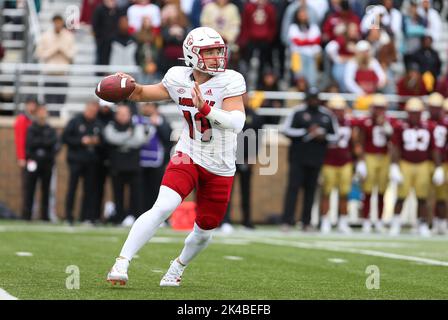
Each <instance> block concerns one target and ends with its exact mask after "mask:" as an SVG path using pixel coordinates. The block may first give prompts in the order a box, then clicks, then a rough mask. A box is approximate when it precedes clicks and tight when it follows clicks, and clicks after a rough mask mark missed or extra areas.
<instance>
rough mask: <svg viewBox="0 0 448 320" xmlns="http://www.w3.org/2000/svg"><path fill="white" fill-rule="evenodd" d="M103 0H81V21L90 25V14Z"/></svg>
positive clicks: (91, 14)
mask: <svg viewBox="0 0 448 320" xmlns="http://www.w3.org/2000/svg"><path fill="white" fill-rule="evenodd" d="M102 2H103V1H102V0H83V1H82V6H81V19H80V21H81V23H83V24H87V25H90V24H91V23H92V16H93V13H94V12H95V9H96V7H98V6H99V5H100V4H101V3H102Z"/></svg>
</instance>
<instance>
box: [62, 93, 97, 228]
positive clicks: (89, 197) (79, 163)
mask: <svg viewBox="0 0 448 320" xmlns="http://www.w3.org/2000/svg"><path fill="white" fill-rule="evenodd" d="M97 114H98V103H97V102H96V101H89V102H88V103H87V104H86V107H85V109H84V112H83V113H82V114H80V115H78V116H76V117H74V118H73V119H71V120H70V121H69V122H68V124H67V126H66V127H65V129H64V132H63V133H62V142H63V143H65V144H67V147H68V151H67V162H68V167H69V183H68V189H67V197H66V202H65V214H66V219H67V222H68V223H69V224H73V220H74V219H73V207H74V203H75V198H76V189H77V186H78V182H79V179H80V178H81V177H82V178H83V199H82V205H81V208H80V209H81V210H80V211H81V213H80V216H79V218H80V220H81V221H82V222H85V223H87V224H91V223H92V222H93V219H94V216H95V213H94V210H95V209H96V208H97V206H96V205H95V201H96V199H97V196H96V191H97V181H96V174H95V170H96V168H97V167H98V160H99V159H98V149H99V147H100V145H101V143H102V130H103V127H102V125H101V123H100V122H99V121H98V120H97Z"/></svg>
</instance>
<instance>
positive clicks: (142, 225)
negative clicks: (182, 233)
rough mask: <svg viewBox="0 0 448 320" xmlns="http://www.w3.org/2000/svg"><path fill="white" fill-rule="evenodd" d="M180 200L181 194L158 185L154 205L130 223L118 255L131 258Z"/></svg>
mask: <svg viewBox="0 0 448 320" xmlns="http://www.w3.org/2000/svg"><path fill="white" fill-rule="evenodd" d="M181 202H182V198H181V196H180V195H179V194H178V193H177V192H176V191H174V190H173V189H170V188H168V187H166V186H160V191H159V196H158V197H157V200H156V203H155V204H154V206H153V207H152V208H151V209H150V210H148V211H146V212H145V213H143V214H142V215H141V216H140V217H139V218H138V219H137V220H135V222H134V224H133V225H132V228H131V231H129V235H128V238H127V239H126V242H125V243H124V245H123V248H122V249H121V253H120V256H121V257H124V258H126V259H128V260H129V261H130V260H132V258H133V257H134V255H135V254H136V253H137V252H138V251H139V250H140V248H141V247H143V246H144V245H145V244H146V243H147V242H148V241H149V240H150V239H151V238H152V237H153V235H154V233H155V232H156V230H157V229H158V227H159V225H160V224H161V223H162V222H163V221H165V220H166V219H167V218H168V217H169V216H170V215H171V213H172V212H173V211H174V209H176V208H177V207H178V206H179V205H180V204H181Z"/></svg>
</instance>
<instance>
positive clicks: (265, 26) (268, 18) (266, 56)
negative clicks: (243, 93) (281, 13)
mask: <svg viewBox="0 0 448 320" xmlns="http://www.w3.org/2000/svg"><path fill="white" fill-rule="evenodd" d="M276 25H277V22H276V12H275V7H274V5H273V4H272V3H270V2H269V0H255V1H254V2H247V3H246V5H245V6H244V11H243V18H242V26H241V34H240V40H239V43H240V46H241V49H242V51H243V52H244V60H245V61H246V63H247V65H250V60H251V58H252V56H253V55H254V53H255V51H258V52H259V59H260V63H259V64H258V83H257V86H258V85H260V82H261V78H262V75H263V74H264V70H265V68H272V67H273V64H272V63H273V62H272V45H273V42H274V37H275V35H276V33H277V30H276V29H275V27H276Z"/></svg>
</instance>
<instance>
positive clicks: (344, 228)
mask: <svg viewBox="0 0 448 320" xmlns="http://www.w3.org/2000/svg"><path fill="white" fill-rule="evenodd" d="M338 230H339V231H340V232H342V233H343V234H351V233H352V228H350V226H349V225H348V221H347V217H340V218H339V223H338Z"/></svg>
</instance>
